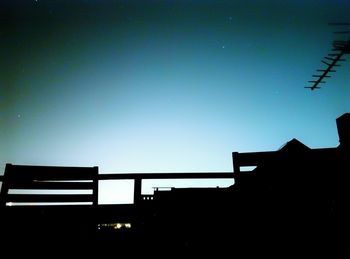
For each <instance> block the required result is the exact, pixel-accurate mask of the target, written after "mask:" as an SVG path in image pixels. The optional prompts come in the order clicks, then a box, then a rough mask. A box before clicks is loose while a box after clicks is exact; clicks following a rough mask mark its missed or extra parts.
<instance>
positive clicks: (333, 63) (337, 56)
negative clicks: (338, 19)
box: [304, 23, 350, 91]
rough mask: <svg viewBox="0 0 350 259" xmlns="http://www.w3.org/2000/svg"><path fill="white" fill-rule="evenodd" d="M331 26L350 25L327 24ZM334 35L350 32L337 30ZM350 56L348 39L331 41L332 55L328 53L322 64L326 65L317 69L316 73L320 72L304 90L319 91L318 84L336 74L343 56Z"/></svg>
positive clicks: (346, 24)
mask: <svg viewBox="0 0 350 259" xmlns="http://www.w3.org/2000/svg"><path fill="white" fill-rule="evenodd" d="M329 25H331V26H350V23H329ZM334 33H335V34H350V30H338V31H335V32H334ZM345 54H350V39H348V40H335V41H333V49H332V53H329V54H328V55H327V56H326V57H324V59H323V60H322V63H323V64H325V65H326V67H325V68H323V69H317V72H320V73H318V74H316V75H312V77H315V78H316V79H315V80H310V81H308V82H309V83H312V85H311V86H305V87H304V88H309V89H310V90H312V91H313V90H315V89H320V88H321V87H320V86H319V85H320V84H324V83H325V79H326V78H328V77H331V75H330V73H334V72H336V70H335V68H336V67H340V64H339V62H342V61H345V59H344V58H342V57H343V55H345Z"/></svg>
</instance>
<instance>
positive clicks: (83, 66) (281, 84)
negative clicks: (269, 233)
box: [0, 0, 350, 200]
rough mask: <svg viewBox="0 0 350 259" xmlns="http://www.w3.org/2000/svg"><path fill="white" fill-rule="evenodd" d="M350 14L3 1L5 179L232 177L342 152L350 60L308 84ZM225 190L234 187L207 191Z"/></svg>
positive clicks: (330, 0)
mask: <svg viewBox="0 0 350 259" xmlns="http://www.w3.org/2000/svg"><path fill="white" fill-rule="evenodd" d="M349 13H350V1H347V0H317V1H316V0H314V1H312V0H303V1H301V0H300V1H299V0H285V1H277V0H264V1H263V0H244V1H235V0H231V1H221V0H216V1H209V0H203V1H199V0H197V1H194V0H192V1H184V0H179V1H171V0H164V1H161V0H158V1H157V0H153V1H147V0H144V1H106V0H100V1H97V0H75V1H68V0H61V1H58V0H50V1H49V0H46V1H45V0H26V1H24V0H23V1H17V0H14V1H7V0H5V1H1V3H0V143H1V145H0V174H3V171H4V168H5V164H6V163H13V164H34V165H58V166H99V172H100V173H132V172H135V173H136V172H137V173H140V172H144V173H147V172H232V171H233V166H232V157H231V153H232V152H235V151H237V152H253V151H271V150H277V149H279V148H280V147H281V146H282V145H283V144H284V143H286V142H287V141H289V140H291V139H292V138H297V139H298V140H300V141H301V142H303V143H304V144H306V145H307V146H309V147H311V148H319V147H321V148H322V147H335V146H337V145H338V143H339V142H338V135H337V129H336V124H335V119H336V118H337V117H339V116H340V115H342V114H343V113H346V112H349V111H350V102H349V97H350V85H349V84H350V80H349V79H350V73H349V69H350V62H344V63H343V64H342V66H341V67H340V68H338V69H337V70H338V71H337V72H336V73H334V76H332V78H328V79H327V82H326V84H322V89H319V90H315V91H310V90H309V89H305V88H304V87H305V86H310V84H309V83H308V81H309V80H313V79H314V78H312V75H313V74H315V73H316V69H322V68H324V64H322V63H321V59H322V58H323V57H324V56H326V55H327V54H328V53H330V50H331V48H332V41H333V40H336V39H344V37H345V36H346V35H345V36H344V35H336V34H334V33H333V32H334V31H335V30H336V29H338V28H335V27H334V26H330V25H328V23H329V22H350V17H349ZM345 39H347V38H346V37H345ZM111 184H112V183H111V182H105V183H101V185H103V186H105V190H106V191H104V192H103V195H102V196H103V197H106V199H108V197H112V196H113V195H112V194H111V192H112V190H115V189H118V188H115V187H112V185H111ZM162 184H166V185H167V186H168V184H175V182H170V183H162ZM187 184H188V185H191V184H193V183H192V182H190V181H188V182H187ZM218 184H219V185H222V186H225V185H229V184H231V182H227V181H220V182H209V181H207V182H201V183H200V185H203V186H204V185H218ZM127 185H128V186H132V183H130V182H127V183H123V184H122V185H121V186H123V187H125V186H127ZM148 185H149V186H152V185H157V184H155V183H150V184H148ZM121 189H123V188H121V187H120V188H119V190H121ZM129 190H130V189H128V191H125V193H127V192H130V191H129ZM130 193H132V192H130ZM120 195H121V196H123V195H124V194H123V192H122V194H120ZM113 199H114V200H115V197H114V196H113V198H112V200H113Z"/></svg>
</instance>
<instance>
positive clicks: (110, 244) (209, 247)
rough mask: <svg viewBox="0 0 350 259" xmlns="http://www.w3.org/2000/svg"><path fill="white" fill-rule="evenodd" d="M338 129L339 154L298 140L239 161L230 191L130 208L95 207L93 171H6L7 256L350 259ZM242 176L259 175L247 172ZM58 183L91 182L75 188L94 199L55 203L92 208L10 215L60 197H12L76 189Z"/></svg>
mask: <svg viewBox="0 0 350 259" xmlns="http://www.w3.org/2000/svg"><path fill="white" fill-rule="evenodd" d="M336 122H337V127H338V133H339V141H340V144H339V146H337V147H333V148H319V149H311V148H309V147H307V146H306V145H304V144H302V143H301V142H299V141H298V140H296V139H292V140H291V141H289V142H287V143H286V144H285V145H284V146H283V147H282V148H280V149H279V150H277V151H268V152H254V153H238V152H233V153H232V158H233V166H234V172H233V173H232V174H233V177H234V179H235V184H234V185H232V186H230V187H228V188H172V189H168V190H163V189H156V190H155V192H154V195H149V196H146V195H145V196H143V197H141V199H140V200H138V201H137V202H135V204H130V205H98V204H96V200H97V198H96V195H97V188H98V185H96V181H97V180H98V179H99V178H98V177H99V176H98V172H97V170H96V168H63V167H61V168H60V167H57V168H56V169H55V170H57V171H56V173H53V174H51V177H49V176H48V175H50V174H49V173H44V171H42V172H41V171H40V170H41V169H43V167H31V166H20V165H7V167H6V170H5V175H4V178H3V188H2V193H1V202H2V208H1V230H2V231H1V235H2V240H3V242H2V247H3V249H2V250H3V251H7V252H10V254H11V255H12V256H16V255H18V254H20V253H23V252H24V253H25V254H26V255H28V254H30V255H35V256H38V255H39V256H46V257H48V256H52V255H62V256H67V255H68V256H72V255H74V256H79V258H80V257H82V256H89V255H91V254H92V253H98V255H99V256H103V257H107V256H113V257H116V258H118V257H120V258H126V257H130V256H134V255H139V256H152V257H156V258H159V257H162V258H164V257H173V256H204V255H213V256H219V257H223V256H225V257H226V256H229V257H235V258H250V257H264V258H265V257H267V256H269V257H274V258H277V257H279V258H285V257H294V258H302V257H305V256H307V257H309V258H317V257H319V256H322V257H326V258H346V257H347V258H349V255H350V243H349V242H350V240H349V239H350V237H349V233H350V225H349V218H350V217H349V216H350V215H349V212H350V210H349V206H350V204H349V197H350V193H349V192H350V188H349V173H350V170H349V161H350V160H349V155H350V114H349V113H347V114H344V115H342V116H341V117H339V118H338V119H337V121H336ZM244 166H256V168H255V169H254V170H252V171H249V172H244V171H242V170H241V169H242V168H244ZM40 168H41V169H40ZM46 169H48V168H46ZM55 170H53V171H55ZM62 170H63V171H64V172H67V170H68V171H70V174H65V173H62V172H61V171H62ZM61 173H62V175H61V176H63V175H64V177H67V176H68V175H70V177H71V178H70V180H74V179H75V178H77V177H78V176H81V175H85V173H86V175H88V176H86V177H85V179H84V181H83V182H86V181H87V182H88V183H89V184H78V183H77V180H76V179H75V181H74V184H71V185H74V188H78V189H91V190H92V191H91V193H92V194H88V195H76V196H75V197H74V198H73V196H74V195H68V196H66V195H62V197H60V198H59V199H63V200H65V201H84V202H90V203H91V205H80V206H78V205H64V206H62V205H61V206H8V205H11V203H9V202H15V201H16V202H25V201H26V199H27V201H28V199H29V200H31V201H32V202H33V201H41V199H44V200H45V201H51V202H54V201H55V199H58V196H57V197H55V198H52V195H51V196H50V195H42V196H41V197H40V196H33V195H22V196H18V195H17V196H16V195H11V191H10V190H11V189H16V188H18V189H21V188H24V187H28V185H30V186H31V188H32V186H33V184H34V186H37V187H38V186H40V187H43V186H44V185H45V184H47V182H50V184H51V186H53V187H52V188H53V189H54V188H63V189H66V188H68V186H70V184H67V183H59V184H58V185H57V182H59V181H58V180H59V179H58V178H57V175H60V174H61ZM34 175H36V177H37V178H36V179H39V178H40V177H41V178H40V181H39V180H33V179H32V176H34ZM53 175H56V176H55V177H56V178H54V179H53V178H52V176H53ZM11 176H12V177H11ZM39 176H40V177H39ZM38 177H39V178H38ZM43 177H44V178H43ZM45 177H46V178H45ZM140 177H141V176H140ZM78 178H79V177H78ZM96 179H97V180H96ZM135 179H136V178H135ZM61 180H62V179H61ZM52 182H56V184H53V183H52ZM65 182H66V181H65ZM135 182H136V181H135ZM50 184H49V185H50ZM70 187H72V186H70ZM38 188H39V187H38ZM45 188H48V187H47V186H45ZM5 205H7V206H5ZM44 251H49V253H47V252H44Z"/></svg>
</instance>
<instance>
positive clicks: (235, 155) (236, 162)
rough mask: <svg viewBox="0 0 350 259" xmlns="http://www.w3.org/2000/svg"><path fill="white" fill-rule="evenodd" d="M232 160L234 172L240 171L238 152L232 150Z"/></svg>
mask: <svg viewBox="0 0 350 259" xmlns="http://www.w3.org/2000/svg"><path fill="white" fill-rule="evenodd" d="M232 162H233V172H234V173H239V172H240V171H241V167H240V162H239V153H238V152H232Z"/></svg>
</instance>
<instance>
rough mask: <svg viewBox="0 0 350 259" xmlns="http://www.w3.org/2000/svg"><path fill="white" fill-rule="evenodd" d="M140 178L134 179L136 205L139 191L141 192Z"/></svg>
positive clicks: (138, 200) (139, 196) (139, 194)
mask: <svg viewBox="0 0 350 259" xmlns="http://www.w3.org/2000/svg"><path fill="white" fill-rule="evenodd" d="M141 189H142V179H141V178H135V179H134V204H135V205H137V204H139V203H140V201H141V192H142V190H141Z"/></svg>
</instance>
